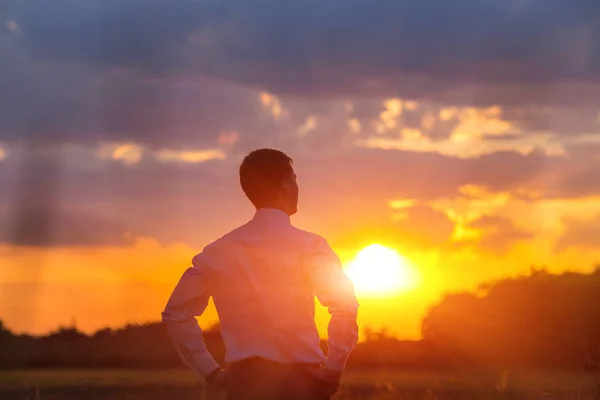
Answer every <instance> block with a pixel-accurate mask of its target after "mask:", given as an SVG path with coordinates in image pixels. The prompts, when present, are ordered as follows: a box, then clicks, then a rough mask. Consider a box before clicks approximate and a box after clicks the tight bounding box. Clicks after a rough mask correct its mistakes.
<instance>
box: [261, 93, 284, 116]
mask: <svg viewBox="0 0 600 400" xmlns="http://www.w3.org/2000/svg"><path fill="white" fill-rule="evenodd" d="M259 99H260V102H261V104H262V105H263V107H264V108H265V109H266V110H268V111H269V113H270V114H271V115H272V116H273V118H274V119H276V120H277V119H279V117H280V116H281V115H282V114H283V113H284V109H283V107H282V106H281V102H280V101H279V99H278V98H277V97H276V96H274V95H272V94H270V93H267V92H261V93H260V95H259Z"/></svg>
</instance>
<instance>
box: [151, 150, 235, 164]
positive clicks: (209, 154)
mask: <svg viewBox="0 0 600 400" xmlns="http://www.w3.org/2000/svg"><path fill="white" fill-rule="evenodd" d="M156 158H157V159H158V161H160V162H186V163H192V164H193V163H201V162H205V161H210V160H224V159H225V158H226V154H225V153H224V152H223V151H222V150H218V149H210V150H182V151H177V150H169V149H164V150H160V151H158V152H157V153H156Z"/></svg>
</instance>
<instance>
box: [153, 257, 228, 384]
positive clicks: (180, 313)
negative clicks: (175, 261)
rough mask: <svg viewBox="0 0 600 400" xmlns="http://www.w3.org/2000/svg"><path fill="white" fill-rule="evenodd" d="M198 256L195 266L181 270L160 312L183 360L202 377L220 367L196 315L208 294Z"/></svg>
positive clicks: (202, 308)
mask: <svg viewBox="0 0 600 400" xmlns="http://www.w3.org/2000/svg"><path fill="white" fill-rule="evenodd" d="M197 259H198V257H196V258H195V259H194V266H193V267H190V268H188V269H187V270H186V271H185V272H184V273H183V276H182V277H181V279H180V280H179V283H178V284H177V286H176V287H175V290H173V293H172V294H171V297H170V298H169V301H168V302H167V306H166V308H165V310H164V311H163V312H162V321H163V323H164V324H165V325H166V328H167V332H168V334H169V336H170V338H171V340H172V341H173V344H174V345H175V348H176V349H177V352H178V353H179V355H180V356H181V358H182V360H183V361H184V362H185V363H186V364H187V365H188V366H189V367H190V368H191V369H192V370H193V371H194V372H195V373H196V374H197V375H199V376H200V377H205V376H206V375H208V374H209V373H210V372H212V371H214V370H215V369H217V368H219V364H218V363H217V362H216V361H215V359H214V358H213V357H212V356H211V355H210V353H209V352H208V349H207V348H206V344H205V342H204V338H203V337H202V330H201V329H200V326H199V325H198V322H197V321H196V319H195V317H196V316H200V315H202V313H203V312H204V310H205V309H206V306H207V305H208V299H209V298H210V294H209V290H208V281H207V277H206V273H205V272H204V271H203V270H202V264H201V263H197V262H196V260H197ZM198 264H200V265H198Z"/></svg>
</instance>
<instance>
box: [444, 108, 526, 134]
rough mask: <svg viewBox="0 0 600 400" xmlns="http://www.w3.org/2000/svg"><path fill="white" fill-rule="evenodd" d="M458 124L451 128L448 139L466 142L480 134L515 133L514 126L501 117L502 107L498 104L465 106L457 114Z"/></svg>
mask: <svg viewBox="0 0 600 400" xmlns="http://www.w3.org/2000/svg"><path fill="white" fill-rule="evenodd" d="M456 116H457V118H458V121H459V123H458V125H457V126H456V127H455V128H454V129H453V130H452V133H451V134H450V140H452V141H454V142H468V141H471V140H473V139H477V138H480V137H481V136H482V135H504V134H507V133H515V132H516V127H515V126H513V125H512V124H511V123H510V122H508V121H505V120H503V119H502V118H501V116H502V109H501V108H500V107H498V106H493V107H488V108H483V109H482V108H474V107H466V108H462V109H460V110H459V111H458V112H457V114H456Z"/></svg>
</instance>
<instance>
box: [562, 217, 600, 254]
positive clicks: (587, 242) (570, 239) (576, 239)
mask: <svg viewBox="0 0 600 400" xmlns="http://www.w3.org/2000/svg"><path fill="white" fill-rule="evenodd" d="M563 225H564V235H563V236H561V237H560V238H559V239H558V240H557V242H556V244H555V250H556V251H557V252H561V251H564V250H567V249H569V248H575V249H583V250H594V249H596V250H597V249H600V243H599V242H598V237H600V215H598V216H595V217H592V218H589V219H585V220H580V219H573V218H570V219H566V220H565V221H563Z"/></svg>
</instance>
